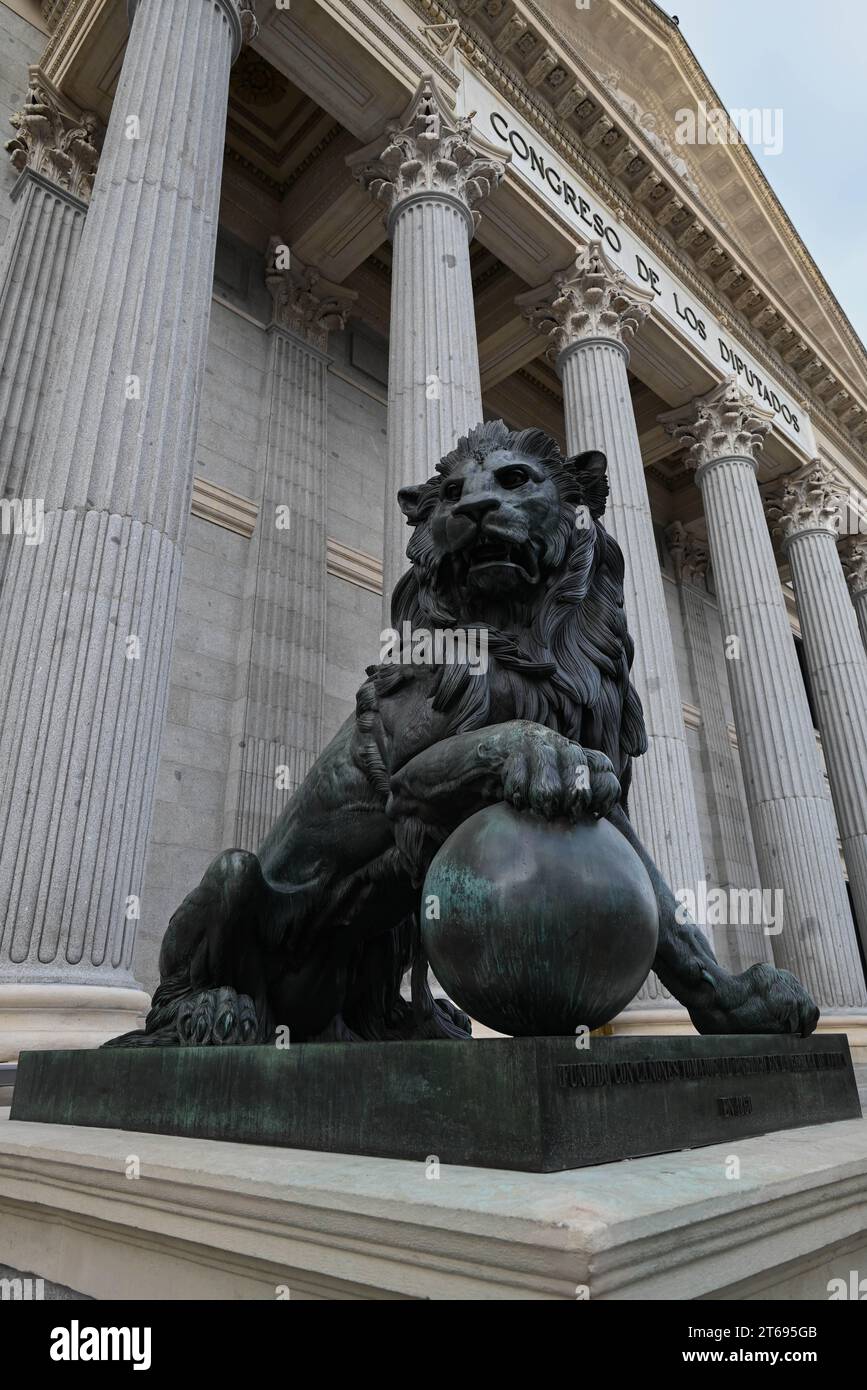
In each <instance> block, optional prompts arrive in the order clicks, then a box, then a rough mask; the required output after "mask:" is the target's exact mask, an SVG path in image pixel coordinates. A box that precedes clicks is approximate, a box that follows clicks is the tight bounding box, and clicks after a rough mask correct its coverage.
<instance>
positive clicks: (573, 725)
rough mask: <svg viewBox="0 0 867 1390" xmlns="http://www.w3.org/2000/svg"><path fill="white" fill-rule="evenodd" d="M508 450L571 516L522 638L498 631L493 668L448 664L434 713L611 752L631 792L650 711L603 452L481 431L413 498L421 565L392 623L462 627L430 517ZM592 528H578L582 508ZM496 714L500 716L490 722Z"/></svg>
mask: <svg viewBox="0 0 867 1390" xmlns="http://www.w3.org/2000/svg"><path fill="white" fill-rule="evenodd" d="M500 449H508V450H512V451H513V452H515V453H516V454H523V455H524V456H525V457H528V458H532V459H534V460H537V461H538V462H540V463H541V464H542V465H543V466H544V467H545V468H546V470H547V472H548V474H549V477H551V478H552V480H553V481H554V482H555V483H556V486H557V490H558V493H559V497H560V518H559V522H558V526H557V531H556V537H555V540H554V541H553V543H552V544H550V545H549V547H548V551H547V553H546V555H545V558H544V569H545V573H546V575H547V580H546V583H545V585H544V588H543V590H542V592H541V593H540V595H539V597H538V600H537V602H535V603H534V605H533V607H532V609H531V610H530V612H529V613H526V612H525V613H522V614H521V615H520V622H519V623H517V624H516V629H517V630H516V632H510V631H503V630H500V629H497V628H494V627H488V628H487V643H488V669H487V671H486V672H485V673H484V674H481V675H480V674H475V675H474V674H473V673H472V670H471V668H470V667H469V666H468V665H459V664H454V665H443V666H441V667H440V670H439V673H438V677H437V682H436V686H435V691H434V696H433V700H434V705H435V707H436V708H437V709H438V710H439V711H442V712H447V713H448V714H449V715H450V719H449V731H450V732H451V733H459V732H461V731H463V730H465V729H479V728H483V727H484V726H485V725H486V724H489V723H492V722H495V721H496V718H497V715H496V710H497V709H502V708H507V709H510V710H511V711H513V713H512V714H511V715H510V717H512V718H516V719H530V720H533V721H534V722H536V723H539V724H544V725H547V726H548V727H549V728H552V729H556V730H557V731H558V732H560V733H562V734H564V735H565V736H566V737H568V738H573V739H575V740H576V741H577V742H579V743H581V744H583V745H584V746H585V747H588V748H595V749H598V750H600V751H601V752H603V753H605V754H606V755H607V756H608V757H609V758H610V759H611V761H612V763H613V764H614V768H615V771H616V772H617V774H618V776H619V777H620V779H621V782H622V783H624V792H625V791H626V787H627V786H628V782H629V774H630V766H631V759H632V758H633V757H636V756H638V755H639V754H641V753H643V752H645V750H646V748H647V734H646V732H645V728H644V717H643V713H642V709H641V702H640V700H639V698H638V695H637V693H636V691H635V689H634V688H633V686H632V684H631V682H630V679H629V671H630V667H631V665H632V658H633V643H632V638H631V637H630V635H629V631H628V628H627V624H626V616H625V614H624V611H623V574H624V566H623V554H622V552H621V550H620V547H619V545H618V544H617V542H616V541H615V540H614V538H613V537H612V536H610V535H609V534H608V532H607V531H606V530H605V528H604V526H603V525H602V522H601V520H600V518H601V516H602V514H603V512H604V510H605V503H606V500H607V496H608V481H607V469H606V460H605V456H604V455H603V454H601V453H598V452H597V451H591V452H590V453H585V454H579V455H577V456H575V457H572V458H564V457H563V456H562V454H561V452H560V449H559V447H558V446H557V443H556V441H555V440H553V439H552V438H551V437H550V436H549V435H547V434H545V433H544V432H543V431H542V430H538V429H529V430H521V431H514V430H510V429H508V427H507V426H506V425H505V424H504V422H503V421H502V420H493V421H488V422H487V423H485V424H483V425H479V426H477V427H476V428H475V429H472V430H470V432H469V434H468V435H467V436H465V437H463V438H461V439H460V440H459V441H458V444H457V446H456V448H455V449H454V450H453V451H452V452H451V453H450V454H447V455H446V456H445V457H444V458H443V459H442V461H441V462H440V463H439V465H438V466H437V473H436V475H435V476H434V477H432V478H430V479H428V481H427V482H426V483H424V484H422V485H421V486H420V487H418V488H412V489H408V490H406V492H405V493H404V495H403V497H402V504H403V506H404V510H405V512H406V513H407V517H408V521H409V524H410V525H411V526H412V528H413V531H412V537H411V539H410V542H409V544H408V546H407V558H408V559H409V560H410V561H411V564H412V568H411V569H410V570H409V571H408V572H407V573H406V574H405V575H404V576H403V577H402V578H401V579H400V581H399V582H398V584H397V585H396V586H395V590H394V595H393V597H392V605H391V614H392V625H393V627H394V628H395V629H396V630H397V631H401V630H402V625H403V623H405V622H406V623H409V624H410V626H411V628H412V629H413V630H418V629H420V628H422V629H435V628H448V627H452V628H454V627H458V626H460V625H461V618H460V614H458V613H454V612H451V611H450V610H449V608H448V606H447V603H448V599H447V595H446V594H445V593H444V592H443V590H442V588H441V586H440V585H439V583H438V580H439V575H440V567H441V563H442V560H443V558H444V557H443V555H442V554H440V553H438V551H437V548H436V545H435V542H434V539H433V536H432V533H431V526H430V518H431V515H432V513H433V510H434V508H435V506H436V503H437V499H438V497H439V491H440V486H441V483H442V479H443V478H444V477H448V475H449V474H450V473H451V472H452V470H453V469H454V468H455V467H456V466H457V465H458V464H460V463H462V462H464V461H465V460H467V459H468V458H478V459H479V460H482V459H484V458H485V457H486V456H487V455H488V454H489V453H491V452H493V451H494V450H500ZM578 507H583V508H585V509H586V511H585V512H583V513H582V516H583V518H584V520H585V521H587V522H588V524H586V525H583V526H577V525H576V509H577V508H578ZM370 674H371V675H373V676H374V683H375V684H385V685H391V684H392V683H393V682H395V681H399V680H400V678H401V677H400V667H399V666H397V667H395V666H391V667H389V666H384V667H379V668H372V669H371V673H370ZM492 713H493V718H492V717H491V716H492Z"/></svg>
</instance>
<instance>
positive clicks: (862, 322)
mask: <svg viewBox="0 0 867 1390" xmlns="http://www.w3.org/2000/svg"><path fill="white" fill-rule="evenodd" d="M661 8H663V9H664V10H665V11H666V13H667V14H670V15H677V16H678V18H679V20H680V30H681V33H682V34H683V36H684V38H685V39H686V41H687V43H688V44H689V46H690V48H691V49H692V51H693V53H694V54H695V56H696V58H697V59H698V61H699V63H700V64H701V66H702V67H703V68H704V71H705V72H706V73H707V75H708V77H709V78H710V80H711V82H712V83H713V85H714V87H715V88H716V90H717V92H718V93H719V96H720V98H721V100H722V104H723V106H725V107H727V108H733V107H735V108H737V107H754V106H758V107H772V108H777V107H778V108H780V109H781V110H782V113H783V127H782V129H783V148H782V151H781V153H780V154H777V155H766V154H764V153H763V152H762V150H761V149H760V148H758V149H757V148H754V147H753V149H752V153H753V155H754V156H755V158H756V160H757V162H758V164H759V165H760V167H761V169H762V172H763V173H764V175H765V177H766V178H767V180H768V182H769V183H770V185H771V187H772V188H773V190H774V192H775V193H776V195H777V197H778V198H779V200H780V202H781V203H782V205H783V207H784V208H785V210H786V212H787V213H788V216H789V218H790V219H791V221H792V223H793V224H794V226H795V228H796V230H797V232H798V234H799V235H800V237H801V239H802V241H803V242H804V244H805V246H806V247H807V250H808V251H809V252H810V254H811V256H812V257H813V259H814V261H815V262H816V264H817V265H818V267H819V269H820V270H821V272H822V274H823V275H824V276H825V279H826V280H827V281H828V284H829V285H830V286H831V289H832V291H833V293H834V294H835V295H836V297H837V299H838V301H839V302H840V304H841V306H842V308H843V312H844V313H845V314H846V315H847V317H848V318H849V320H850V322H851V323H852V326H853V327H854V329H855V331H856V333H858V335H859V336H860V338H861V341H862V342H867V155H865V147H867V3H865V0H820V3H817V0H665V3H664V4H663V5H662V6H661Z"/></svg>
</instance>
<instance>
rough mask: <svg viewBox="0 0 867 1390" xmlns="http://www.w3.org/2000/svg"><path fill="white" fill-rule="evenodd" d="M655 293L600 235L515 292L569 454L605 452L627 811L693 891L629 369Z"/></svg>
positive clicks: (688, 802) (694, 838)
mask: <svg viewBox="0 0 867 1390" xmlns="http://www.w3.org/2000/svg"><path fill="white" fill-rule="evenodd" d="M652 298H653V296H652V294H651V293H649V292H645V291H644V290H642V289H639V288H638V286H636V285H633V284H632V282H631V281H630V280H629V279H628V278H627V276H626V275H625V274H624V273H623V271H622V270H620V269H619V267H617V266H615V265H612V263H611V262H610V261H609V260H608V258H607V257H606V255H605V252H604V251H603V249H602V247H601V246H600V244H599V243H598V242H591V243H590V245H589V246H587V247H585V248H583V249H582V250H581V251H580V252H579V253H578V256H577V258H576V260H575V262H574V264H573V265H571V266H569V267H568V268H567V269H566V270H563V271H560V272H559V274H557V275H556V276H555V277H554V279H553V281H552V282H551V283H550V284H549V285H546V286H545V287H544V288H543V289H541V290H533V291H531V292H530V293H529V294H526V295H521V296H519V299H518V303H519V305H520V306H521V307H522V308H523V310H524V312H525V314H526V315H527V317H528V318H529V319H530V321H531V322H532V323H535V325H536V326H537V328H538V329H539V331H540V332H541V333H543V334H544V335H545V336H546V337H547V338H548V340H549V343H550V346H549V349H548V355H549V357H550V358H551V360H552V361H553V362H554V363H555V365H556V368H557V372H558V374H559V375H560V378H561V380H562V382H563V404H564V409H565V413H566V443H567V446H568V448H569V450H570V451H571V452H572V453H577V452H579V451H580V450H583V449H601V450H602V452H603V453H604V454H606V455H607V457H608V477H609V484H610V488H611V494H610V497H609V500H608V507H607V509H606V512H605V525H606V527H607V528H608V530H609V531H610V532H611V534H612V535H613V536H614V537H615V538H616V540H617V541H618V543H619V545H620V547H621V549H622V551H623V558H624V563H625V566H626V574H625V578H624V607H625V610H626V616H627V619H628V621H629V628H630V631H631V633H632V636H633V638H634V639H635V663H634V665H633V668H632V679H633V681H634V683H635V687H636V689H637V690H638V693H639V695H640V696H641V703H642V705H643V707H644V720H645V724H646V726H647V735H648V744H649V746H648V750H647V753H646V755H645V756H644V757H642V758H638V759H637V760H636V763H635V766H634V771H633V781H632V791H631V793H630V815H631V818H632V820H633V821H634V823H635V827H636V830H637V831H638V834H639V836H640V837H641V839H642V840H643V841H644V843H645V845H646V846H647V848H648V849H649V851H650V853H651V854H652V856H653V858H654V859H655V861H656V863H657V864H658V865H659V868H660V870H661V872H662V874H663V876H664V877H665V878H666V879H667V881H668V883H669V884H670V885H671V887H672V888H673V889H675V890H677V889H679V888H688V889H689V890H690V891H692V892H695V891H696V890H697V885H698V884H699V882H700V881H701V880H702V879H703V878H704V858H703V855H702V848H701V838H700V835H699V829H698V813H697V811H696V805H695V793H694V791H693V785H692V773H691V771H690V765H689V751H688V749H687V745H686V733H685V730H684V723H683V704H682V701H681V697H680V690H679V689H678V684H677V675H676V673H675V660H674V646H673V644H672V640H671V629H670V627H669V623H668V613H667V611H666V606H665V594H664V591H663V587H662V577H661V575H660V570H659V556H658V554H657V550H656V540H655V538H654V534H653V523H652V521H651V516H650V499H649V497H648V494H647V483H646V481H645V478H644V466H643V464H642V461H641V449H640V446H639V442H638V431H637V428H636V425H635V415H634V413H633V410H632V400H631V397H630V394H629V381H628V377H627V373H626V366H627V363H628V361H629V343H630V341H631V339H632V337H633V335H634V334H635V332H636V331H637V329H639V328H640V327H641V324H642V323H643V322H644V320H645V319H646V317H647V315H648V314H649V312H650V304H651V301H652Z"/></svg>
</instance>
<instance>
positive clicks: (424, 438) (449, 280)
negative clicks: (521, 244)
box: [383, 193, 482, 627]
mask: <svg viewBox="0 0 867 1390" xmlns="http://www.w3.org/2000/svg"><path fill="white" fill-rule="evenodd" d="M471 233H472V220H471V219H470V218H469V215H468V213H467V210H466V208H465V207H464V206H463V205H462V204H461V203H459V202H458V200H457V199H455V198H451V197H449V196H447V195H442V194H437V193H422V194H417V195H415V196H412V197H409V198H407V199H405V200H404V201H402V202H401V203H399V204H398V205H397V207H396V209H395V212H394V213H393V214H392V219H391V238H392V248H393V249H392V272H391V323H390V330H389V354H388V465H387V473H386V484H385V495H386V508H385V537H384V546H383V596H384V600H385V608H384V613H385V622H384V626H386V627H387V626H388V625H389V624H390V622H391V618H390V616H389V615H390V601H391V593H392V590H393V589H394V585H395V583H396V582H397V580H398V579H399V578H400V576H401V574H403V572H404V570H405V569H406V568H407V563H408V562H407V559H406V553H405V552H406V542H407V529H406V521H405V519H404V517H403V515H402V514H401V512H400V510H399V508H398V506H397V502H396V500H395V499H396V497H397V493H398V490H399V489H400V488H402V487H405V486H408V485H409V484H411V483H417V482H418V480H419V478H427V477H429V476H430V475H431V473H432V472H433V471H434V468H435V467H436V464H437V463H438V461H439V460H440V459H441V458H442V456H443V454H445V453H448V451H449V450H450V449H452V448H454V445H455V442H456V440H457V438H458V436H459V435H461V434H465V433H466V431H467V430H468V429H469V428H470V427H471V426H472V425H474V424H478V423H479V422H480V421H481V419H482V388H481V383H480V380H479V349H478V342H477V339H476V319H475V311H474V305H473V282H472V276H471V275H470V251H469V239H470V235H471Z"/></svg>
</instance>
